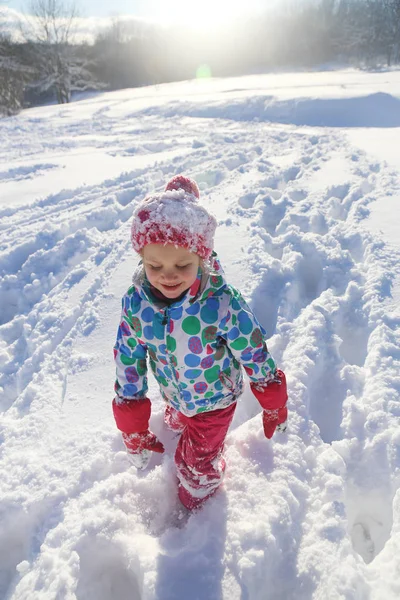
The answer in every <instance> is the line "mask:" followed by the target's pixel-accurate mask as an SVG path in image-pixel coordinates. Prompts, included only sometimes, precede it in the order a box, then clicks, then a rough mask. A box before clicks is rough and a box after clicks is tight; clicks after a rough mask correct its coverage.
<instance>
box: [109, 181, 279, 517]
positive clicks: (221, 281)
mask: <svg viewBox="0 0 400 600" xmlns="http://www.w3.org/2000/svg"><path fill="white" fill-rule="evenodd" d="M198 199H199V189H198V187H197V184H196V183H195V182H194V181H192V180H190V179H188V178H186V177H183V176H181V175H180V176H177V177H174V178H173V179H172V180H171V181H170V182H169V183H168V184H167V186H166V191H165V193H163V194H154V195H152V196H149V197H148V198H146V199H145V200H143V202H142V203H141V204H139V206H138V207H137V209H136V210H135V212H134V217H133V223H132V245H133V248H134V249H135V250H136V252H138V253H139V254H140V255H141V257H142V262H141V264H140V265H139V270H138V272H136V274H135V275H134V279H133V286H132V287H131V288H130V289H129V290H128V292H127V293H126V294H125V296H124V298H123V300H122V317H121V323H120V326H119V329H118V337H117V342H116V345H115V347H114V353H115V360H116V367H117V378H116V383H115V391H116V397H115V399H114V401H113V411H114V416H115V420H116V423H117V427H118V429H119V430H120V431H121V432H122V436H123V440H124V443H125V446H126V449H127V452H128V454H129V455H130V458H131V460H132V462H133V463H134V465H135V466H137V467H138V468H144V467H145V466H147V463H148V461H149V458H150V456H151V454H150V453H151V452H164V447H163V445H162V443H161V442H160V441H159V440H158V439H157V438H156V436H155V435H154V434H153V433H152V432H151V431H149V418H150V410H151V408H150V400H149V399H148V398H147V390H148V386H147V358H148V360H149V363H150V367H151V369H152V371H153V374H154V376H155V378H156V380H157V382H158V384H159V386H160V392H161V396H162V397H163V399H164V400H165V422H166V424H167V425H168V426H169V427H170V428H171V429H173V430H174V431H178V432H181V436H180V439H179V442H178V446H177V449H176V453H175V464H176V468H177V475H178V494H179V499H180V500H181V502H182V504H183V505H184V506H186V507H187V508H188V509H194V508H197V507H199V506H200V505H201V504H202V503H203V502H204V501H205V500H206V499H207V498H209V497H210V496H211V495H212V494H213V493H214V492H215V491H216V490H217V488H218V487H219V485H220V483H221V481H222V477H223V473H224V470H225V461H224V459H223V458H222V451H223V447H224V441H225V437H226V435H227V432H228V428H229V425H230V423H231V421H232V418H233V413H234V411H235V407H236V401H237V399H238V397H239V396H240V394H241V393H242V388H243V375H242V369H241V365H243V367H244V368H245V370H246V372H247V374H248V375H249V377H250V381H251V383H250V385H251V389H252V391H253V393H254V395H255V396H256V397H257V399H258V400H259V402H260V404H261V406H262V408H263V425H264V432H265V435H266V437H267V438H271V437H272V435H273V433H274V431H275V429H276V428H277V427H279V428H280V429H281V430H282V431H284V429H285V423H286V419H287V409H286V401H287V391H286V380H285V375H284V373H283V372H282V371H279V370H277V369H276V366H275V363H274V361H273V359H272V357H271V355H270V354H269V352H268V349H267V347H266V344H265V342H264V339H263V336H264V335H265V331H264V330H263V328H262V327H261V325H259V324H258V322H257V320H256V318H255V317H254V315H253V313H252V311H251V309H250V308H249V307H248V306H247V304H246V303H245V301H244V300H243V298H242V296H241V295H240V293H239V292H238V291H237V290H236V289H234V288H233V287H231V286H230V285H228V284H227V283H226V281H225V277H224V274H223V272H222V269H221V266H220V263H219V261H218V258H217V256H216V254H215V253H213V238H214V233H215V229H216V225H217V223H216V220H215V218H214V217H213V216H211V215H210V214H209V213H208V212H207V210H206V209H205V208H204V207H202V206H201V205H200V203H199V201H198Z"/></svg>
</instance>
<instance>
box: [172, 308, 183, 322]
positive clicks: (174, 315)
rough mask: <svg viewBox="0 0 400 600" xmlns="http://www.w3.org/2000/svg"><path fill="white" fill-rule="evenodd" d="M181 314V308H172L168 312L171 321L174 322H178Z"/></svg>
mask: <svg viewBox="0 0 400 600" xmlns="http://www.w3.org/2000/svg"><path fill="white" fill-rule="evenodd" d="M182 313H183V308H182V306H179V307H178V308H172V309H171V312H170V315H171V319H173V320H174V321H178V320H179V319H180V318H181V317H182Z"/></svg>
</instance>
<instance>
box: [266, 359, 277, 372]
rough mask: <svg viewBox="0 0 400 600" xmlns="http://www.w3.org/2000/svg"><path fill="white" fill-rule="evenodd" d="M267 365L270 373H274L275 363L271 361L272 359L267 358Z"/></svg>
mask: <svg viewBox="0 0 400 600" xmlns="http://www.w3.org/2000/svg"><path fill="white" fill-rule="evenodd" d="M267 365H268V366H269V367H270V369H271V371H275V369H276V364H275V362H274V361H273V359H272V358H269V359H268V360H267Z"/></svg>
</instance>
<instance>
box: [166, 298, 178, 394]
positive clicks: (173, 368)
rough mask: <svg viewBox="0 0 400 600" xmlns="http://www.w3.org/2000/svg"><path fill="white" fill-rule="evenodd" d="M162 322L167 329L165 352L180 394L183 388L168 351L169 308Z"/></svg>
mask: <svg viewBox="0 0 400 600" xmlns="http://www.w3.org/2000/svg"><path fill="white" fill-rule="evenodd" d="M161 322H162V324H163V325H164V327H165V351H166V353H167V356H168V364H169V368H170V370H171V374H172V377H173V378H174V380H175V382H176V384H177V386H178V390H179V393H181V386H180V385H179V380H178V379H177V378H176V375H175V367H174V365H173V364H172V356H171V353H170V351H169V350H168V344H167V335H169V322H170V316H169V307H167V308H166V309H165V313H164V316H163V320H162V321H161Z"/></svg>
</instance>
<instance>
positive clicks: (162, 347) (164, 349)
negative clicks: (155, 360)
mask: <svg viewBox="0 0 400 600" xmlns="http://www.w3.org/2000/svg"><path fill="white" fill-rule="evenodd" d="M158 351H159V352H161V354H164V355H165V354H167V346H166V344H160V345H159V347H158Z"/></svg>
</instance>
